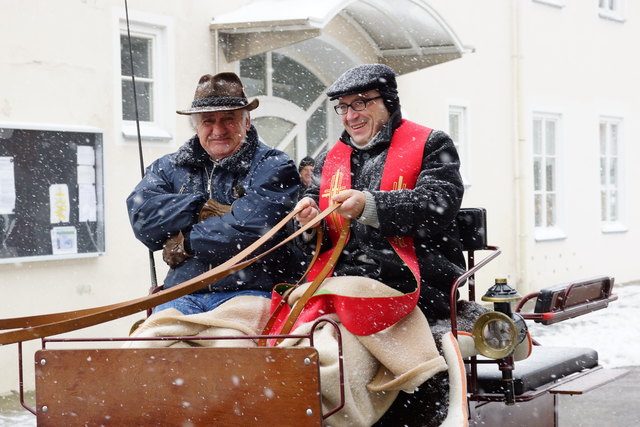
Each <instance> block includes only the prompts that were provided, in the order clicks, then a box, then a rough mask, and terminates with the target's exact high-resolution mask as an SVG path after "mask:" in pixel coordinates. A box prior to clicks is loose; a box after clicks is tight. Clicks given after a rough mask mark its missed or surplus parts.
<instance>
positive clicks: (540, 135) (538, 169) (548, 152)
mask: <svg viewBox="0 0 640 427" xmlns="http://www.w3.org/2000/svg"><path fill="white" fill-rule="evenodd" d="M559 124H560V116H559V115H553V114H536V115H534V118H533V198H534V223H535V227H536V229H555V228H557V227H558V225H559V224H558V222H559V221H558V220H559V215H558V214H559V196H560V195H559V182H558V175H559V156H558V152H559V145H560V140H559Z"/></svg>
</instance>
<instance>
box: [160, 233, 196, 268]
mask: <svg viewBox="0 0 640 427" xmlns="http://www.w3.org/2000/svg"><path fill="white" fill-rule="evenodd" d="M192 256H193V255H190V254H188V253H187V251H185V250H184V235H183V234H182V231H181V232H180V233H178V234H177V235H176V236H172V237H169V238H168V239H167V241H166V242H164V246H163V249H162V259H163V261H164V262H166V263H167V265H169V267H171V268H176V267H177V266H178V265H179V264H180V263H181V262H182V261H184V260H185V259H187V258H190V257H192Z"/></svg>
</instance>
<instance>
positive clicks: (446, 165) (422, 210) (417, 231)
mask: <svg viewBox="0 0 640 427" xmlns="http://www.w3.org/2000/svg"><path fill="white" fill-rule="evenodd" d="M400 123H401V116H400V112H399V111H398V112H396V113H394V114H393V115H392V116H391V118H390V119H389V122H387V124H386V125H385V126H384V127H383V128H382V129H381V131H380V132H379V133H378V134H377V135H376V136H375V138H374V141H373V142H372V143H371V148H368V149H366V150H361V149H359V148H358V147H357V146H356V145H354V144H352V143H351V141H350V137H349V134H348V133H347V132H346V131H345V132H344V133H343V134H342V136H341V138H340V139H341V141H342V142H344V143H345V144H348V145H349V146H351V147H353V148H354V150H353V152H352V154H351V174H352V177H351V181H352V182H351V185H352V188H353V189H356V190H360V191H368V192H370V193H372V194H373V196H374V198H375V204H376V210H377V215H378V220H379V223H380V227H379V228H374V227H371V226H367V225H364V224H362V223H361V222H358V221H357V220H354V221H351V234H350V239H349V241H348V243H347V246H346V247H345V249H344V250H343V252H342V255H341V256H340V258H339V260H338V263H337V266H336V268H335V270H334V273H333V274H334V275H337V276H344V275H357V276H366V277H372V278H375V279H378V280H380V281H381V282H383V283H385V284H387V285H389V286H392V287H394V288H396V289H399V290H401V291H403V292H410V291H412V290H414V289H415V280H413V276H412V275H411V272H410V271H409V269H408V267H407V266H406V265H405V264H404V263H403V261H402V260H401V259H400V257H399V256H398V255H397V254H396V253H395V251H394V250H393V248H392V247H391V245H390V244H389V241H388V239H387V237H403V236H408V237H413V239H414V243H415V247H416V253H417V256H418V261H419V264H420V274H421V277H422V284H421V296H420V302H419V304H420V307H421V308H422V309H423V311H424V312H425V314H427V317H428V318H429V319H430V320H434V319H437V318H444V317H446V316H448V315H449V304H448V295H449V289H450V287H451V285H452V283H453V281H454V280H455V278H456V277H458V276H459V275H460V274H461V273H463V272H464V265H465V263H464V257H463V254H462V246H461V243H460V239H459V234H458V230H457V228H456V226H455V221H453V220H454V218H455V216H456V214H457V212H458V209H459V208H460V204H461V202H462V195H463V192H464V186H463V184H462V179H461V177H460V173H459V166H460V163H459V158H458V154H457V151H456V149H455V147H454V144H453V141H452V140H451V138H449V136H448V135H446V134H445V133H444V132H441V131H435V130H434V131H433V132H432V133H431V135H430V136H429V138H428V140H427V143H426V145H425V150H424V155H423V160H422V170H421V172H420V174H419V176H418V181H417V183H416V186H415V189H413V190H396V191H380V190H379V189H380V181H381V178H382V171H383V168H384V163H385V160H386V156H387V151H388V148H389V144H390V143H391V137H392V136H393V132H394V130H395V129H396V128H397V127H398V126H399V125H400ZM325 159H326V153H323V154H321V155H320V156H318V159H316V166H315V168H314V175H315V177H316V178H318V182H319V181H320V180H319V177H320V176H321V173H322V167H323V165H324V162H325ZM318 194H319V187H318V186H317V185H315V186H313V187H312V188H310V189H309V190H308V191H307V192H306V193H305V196H311V197H313V198H314V199H315V200H316V202H317V201H318Z"/></svg>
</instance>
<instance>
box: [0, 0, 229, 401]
mask: <svg viewBox="0 0 640 427" xmlns="http://www.w3.org/2000/svg"><path fill="white" fill-rule="evenodd" d="M228 3H230V2H224V3H222V2H216V4H214V5H212V2H210V1H208V0H201V1H189V2H188V3H186V2H175V1H170V0H161V1H158V0H146V1H145V0H136V1H129V8H130V15H131V16H133V15H134V14H136V13H147V14H153V15H156V16H161V17H165V18H168V19H170V20H171V23H172V28H173V34H174V36H175V42H174V43H175V47H176V48H175V55H174V61H172V63H171V66H172V67H174V68H173V70H172V72H173V74H174V75H175V76H176V79H175V94H174V99H175V103H176V105H167V106H166V108H167V109H168V110H169V112H170V114H169V117H170V118H171V119H170V122H169V123H168V124H167V126H168V127H169V128H171V129H172V130H174V131H175V136H176V138H175V139H174V140H173V141H170V142H169V143H163V144H159V143H154V144H145V147H144V158H145V163H146V164H149V163H150V162H151V161H153V160H154V159H156V158H157V157H159V156H161V155H163V154H165V153H168V152H172V151H175V149H176V148H177V147H178V145H179V144H181V143H182V142H183V141H184V140H185V139H186V138H187V137H189V136H190V135H191V133H192V131H191V128H190V125H189V122H188V119H187V118H185V117H183V116H178V115H177V114H175V113H173V111H175V109H176V107H177V106H187V105H189V104H190V103H191V100H192V98H193V92H194V90H195V84H196V82H197V80H198V78H199V77H200V75H202V74H204V73H206V72H214V69H213V54H212V36H211V32H210V31H209V22H210V20H211V18H212V17H213V15H214V14H215V13H219V12H220V11H221V10H225V11H226V10H228V9H229V4H228ZM123 7H124V2H122V1H117V0H109V1H107V0H93V1H92V0H88V1H81V2H68V1H64V2H63V1H56V2H44V1H36V0H27V1H23V2H19V3H16V2H13V1H9V0H0V9H1V10H2V15H3V25H2V26H0V40H3V42H2V46H3V55H2V58H0V75H2V76H3V77H2V91H0V122H11V123H22V124H26V125H38V126H46V125H47V124H49V125H55V126H57V127H61V126H63V127H64V126H90V127H95V128H99V129H102V130H103V131H104V141H103V143H104V194H105V201H104V202H105V216H106V220H105V223H106V225H105V227H106V254H105V255H104V256H101V257H94V258H82V259H73V260H56V261H39V262H24V263H21V264H0V301H2V302H1V303H0V304H1V310H0V313H1V315H0V316H1V317H2V318H5V317H16V316H27V315H34V314H40V313H48V312H58V311H68V310H74V309H80V308H88V307H94V306H98V305H105V304H113V303H117V302H121V301H125V300H129V299H131V298H134V297H140V296H143V295H145V294H146V293H147V291H148V289H149V286H150V279H149V267H148V265H149V262H148V251H147V250H146V248H145V247H144V246H143V245H142V244H141V243H139V242H138V241H137V240H136V239H135V238H134V236H133V233H132V232H131V227H130V225H129V220H128V217H127V212H126V206H125V199H126V197H127V195H128V194H129V193H130V192H131V190H132V189H133V187H134V186H135V184H136V183H137V182H138V181H139V179H140V166H139V160H138V149H137V145H136V143H135V142H133V143H123V141H122V138H121V136H120V130H119V124H118V122H117V117H116V116H115V115H114V110H117V108H116V107H118V105H117V104H116V103H117V102H119V93H116V91H117V90H119V83H118V80H117V79H118V78H119V75H120V74H119V73H120V71H119V69H118V65H117V64H116V63H115V61H117V60H118V56H117V55H118V52H117V50H116V51H115V52H114V49H119V47H116V44H115V43H116V42H115V41H114V40H115V37H118V36H117V34H118V31H119V29H118V28H117V27H115V24H114V19H113V10H114V8H116V9H123ZM233 7H236V6H233ZM114 79H115V80H114ZM156 265H157V270H158V280H159V281H160V282H162V279H163V277H164V275H165V274H166V268H165V266H164V263H163V262H162V260H161V259H160V258H159V257H156ZM141 317H142V316H141V315H137V316H131V317H129V318H125V319H121V320H118V321H114V322H111V323H108V324H106V325H103V326H100V327H93V328H88V329H85V330H82V331H77V332H74V333H73V336H74V337H78V336H123V335H126V334H127V333H128V330H129V327H130V326H131V324H132V323H133V321H134V320H135V319H137V318H141ZM38 344H39V343H38V342H29V343H27V344H26V347H25V349H26V355H25V357H26V362H25V363H26V365H27V372H26V375H25V378H26V386H27V387H28V388H33V384H32V383H33V370H32V369H31V365H32V361H31V354H32V353H31V350H33V349H35V348H36V347H37V346H38ZM16 354H17V350H16V345H10V346H6V347H0V366H1V367H2V369H1V370H2V375H0V394H1V393H3V392H6V391H8V390H12V389H13V390H15V389H17V386H18V377H17V369H16V366H17V362H16V360H17V359H16Z"/></svg>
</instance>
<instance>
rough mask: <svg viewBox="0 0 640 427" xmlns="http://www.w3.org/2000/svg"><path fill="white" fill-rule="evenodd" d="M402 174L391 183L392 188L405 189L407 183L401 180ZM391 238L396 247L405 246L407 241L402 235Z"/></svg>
mask: <svg viewBox="0 0 640 427" xmlns="http://www.w3.org/2000/svg"><path fill="white" fill-rule="evenodd" d="M403 178H404V177H403V176H402V175H400V176H399V177H398V180H397V181H395V182H394V183H393V187H392V188H393V189H394V190H406V189H407V184H405V183H404V182H402V181H403ZM391 240H393V243H395V244H396V245H397V246H398V247H401V248H404V247H405V246H407V242H406V240H405V238H404V237H393V238H392V239H391Z"/></svg>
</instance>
